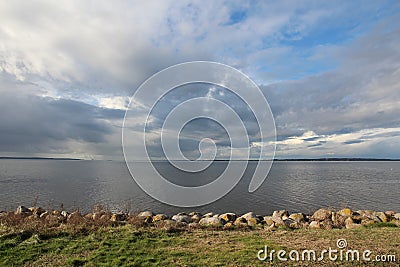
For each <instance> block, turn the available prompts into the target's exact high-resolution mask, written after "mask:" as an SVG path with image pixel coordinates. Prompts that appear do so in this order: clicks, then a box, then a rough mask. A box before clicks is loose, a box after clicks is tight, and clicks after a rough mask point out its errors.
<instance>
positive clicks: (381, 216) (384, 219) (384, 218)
mask: <svg viewBox="0 0 400 267" xmlns="http://www.w3.org/2000/svg"><path fill="white" fill-rule="evenodd" d="M374 215H375V216H376V217H378V218H379V219H380V220H381V222H388V217H387V216H386V214H385V213H384V212H375V213H374Z"/></svg>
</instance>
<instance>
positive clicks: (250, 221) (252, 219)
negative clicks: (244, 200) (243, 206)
mask: <svg viewBox="0 0 400 267" xmlns="http://www.w3.org/2000/svg"><path fill="white" fill-rule="evenodd" d="M240 218H243V219H245V220H246V222H247V225H249V226H254V225H256V224H258V223H259V222H260V221H259V218H258V217H257V216H256V215H255V214H254V213H253V212H248V213H246V214H243V215H242V216H240Z"/></svg>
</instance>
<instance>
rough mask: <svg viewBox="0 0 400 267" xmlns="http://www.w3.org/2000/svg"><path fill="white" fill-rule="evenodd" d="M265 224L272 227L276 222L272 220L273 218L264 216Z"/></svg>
mask: <svg viewBox="0 0 400 267" xmlns="http://www.w3.org/2000/svg"><path fill="white" fill-rule="evenodd" d="M263 222H264V223H265V224H266V225H267V226H271V225H274V224H275V222H274V220H273V219H272V216H264V218H263Z"/></svg>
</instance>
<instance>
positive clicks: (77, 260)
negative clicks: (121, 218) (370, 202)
mask: <svg viewBox="0 0 400 267" xmlns="http://www.w3.org/2000/svg"><path fill="white" fill-rule="evenodd" d="M387 226H389V225H387ZM338 238H345V239H346V240H347V242H348V245H349V248H351V249H359V250H364V249H369V250H371V251H373V252H374V253H382V254H383V253H386V254H389V253H390V254H395V255H396V256H397V258H400V228H392V227H386V226H384V225H381V227H376V228H360V229H354V230H346V229H341V230H338V229H333V230H304V229H301V230H294V231H286V230H284V229H280V230H277V231H273V232H271V231H266V230H262V229H258V230H252V231H243V230H233V231H222V230H213V229H198V230H193V231H175V232H168V231H165V230H160V229H154V228H134V227H132V226H130V225H126V226H119V227H104V228H99V229H95V230H92V231H84V232H73V231H72V232H71V231H69V230H54V231H46V232H40V231H39V232H35V231H20V230H17V229H13V228H4V227H3V228H1V229H0V266H24V265H26V266H296V264H297V265H298V266H304V265H308V266H326V264H327V263H328V264H330V265H332V262H316V263H307V264H304V263H293V262H285V263H282V262H278V261H277V260H275V261H273V262H272V263H270V262H269V261H267V262H260V261H259V260H258V259H257V252H258V251H259V250H260V249H263V248H264V246H265V245H268V247H269V249H275V250H279V249H286V250H287V251H289V250H291V249H297V250H302V249H315V250H317V251H320V250H321V249H323V248H326V249H328V248H329V247H333V248H336V240H337V239H338ZM397 260H398V259H397ZM339 263H340V265H341V266H342V265H344V266H365V262H360V263H357V262H338V263H337V264H339ZM373 266H390V264H388V263H386V264H385V265H379V264H377V265H373ZM393 266H398V262H397V264H394V263H393Z"/></svg>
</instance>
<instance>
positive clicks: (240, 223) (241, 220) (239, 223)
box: [233, 217, 247, 226]
mask: <svg viewBox="0 0 400 267" xmlns="http://www.w3.org/2000/svg"><path fill="white" fill-rule="evenodd" d="M233 224H234V225H236V226H247V220H246V219H245V218H243V217H239V218H237V219H236V220H235V221H234V222H233Z"/></svg>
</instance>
